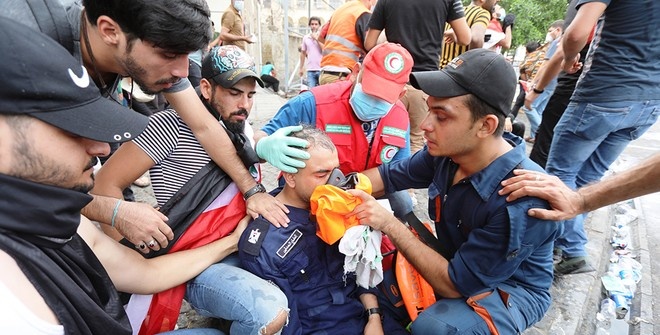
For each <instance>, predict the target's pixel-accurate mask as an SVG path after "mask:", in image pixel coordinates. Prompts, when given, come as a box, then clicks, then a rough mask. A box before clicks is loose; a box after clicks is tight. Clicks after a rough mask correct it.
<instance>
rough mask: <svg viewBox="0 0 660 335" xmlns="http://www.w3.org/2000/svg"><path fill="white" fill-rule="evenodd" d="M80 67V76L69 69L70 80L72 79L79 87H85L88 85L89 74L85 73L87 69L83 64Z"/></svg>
mask: <svg viewBox="0 0 660 335" xmlns="http://www.w3.org/2000/svg"><path fill="white" fill-rule="evenodd" d="M81 67H82V69H83V73H82V75H81V76H80V77H78V76H77V75H76V74H75V73H74V72H73V70H71V69H69V76H70V77H71V80H73V83H74V84H76V86H78V87H80V88H86V87H87V86H89V76H88V75H87V69H85V67H84V66H81Z"/></svg>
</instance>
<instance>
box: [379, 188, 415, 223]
mask: <svg viewBox="0 0 660 335" xmlns="http://www.w3.org/2000/svg"><path fill="white" fill-rule="evenodd" d="M382 198H385V199H387V200H389V201H390V207H392V212H394V216H396V217H398V218H403V217H404V216H405V215H406V214H408V213H410V212H412V210H413V204H412V198H410V193H408V191H407V190H402V191H396V192H393V193H388V194H385V195H384V196H383V197H382Z"/></svg>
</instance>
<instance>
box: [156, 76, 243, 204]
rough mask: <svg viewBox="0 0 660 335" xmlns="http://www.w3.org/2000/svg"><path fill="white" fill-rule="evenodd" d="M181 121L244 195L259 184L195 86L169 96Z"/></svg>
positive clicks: (167, 96) (168, 98)
mask: <svg viewBox="0 0 660 335" xmlns="http://www.w3.org/2000/svg"><path fill="white" fill-rule="evenodd" d="M166 98H167V100H168V101H169V102H170V103H171V104H172V106H174V109H175V110H176V111H177V113H179V115H180V116H181V118H182V119H183V120H184V121H185V122H186V124H187V125H188V126H189V127H190V128H191V129H192V131H193V133H194V134H195V137H196V138H197V140H198V141H199V143H201V144H202V147H204V150H206V152H207V153H208V154H209V156H210V157H211V159H213V161H214V162H215V163H216V164H218V166H219V167H220V168H221V169H222V170H223V171H225V172H226V173H227V174H228V175H229V177H231V179H232V180H233V181H234V182H235V183H236V185H237V186H238V188H239V189H240V190H241V192H242V193H245V192H246V191H248V190H249V189H251V188H252V187H254V186H255V185H256V182H255V181H254V178H253V177H252V176H251V175H250V173H249V172H248V170H247V169H246V168H245V165H243V162H242V161H241V160H240V159H239V157H238V155H237V153H236V149H235V148H234V144H233V143H232V142H231V140H230V139H229V136H227V133H226V132H225V130H224V129H223V128H222V126H221V125H220V123H218V120H216V119H214V118H213V116H211V113H209V112H207V111H206V107H204V105H203V104H202V102H201V101H200V100H199V97H197V95H196V94H195V90H193V89H192V87H190V88H188V89H186V90H184V91H181V92H177V93H170V94H167V95H166Z"/></svg>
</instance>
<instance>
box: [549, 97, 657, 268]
mask: <svg viewBox="0 0 660 335" xmlns="http://www.w3.org/2000/svg"><path fill="white" fill-rule="evenodd" d="M658 115H660V100H647V101H641V102H640V101H619V102H597V103H587V102H579V103H576V102H571V103H569V105H568V107H567V108H566V111H565V112H564V115H562V117H561V119H560V120H559V123H558V124H557V126H556V127H555V133H554V137H553V139H552V145H551V146H550V153H549V155H548V163H547V165H546V171H547V172H548V173H549V174H552V175H555V176H557V177H559V179H561V180H562V181H563V182H564V183H566V185H567V186H568V187H570V188H572V189H576V188H579V187H582V186H584V185H586V184H588V183H591V182H595V181H598V180H600V178H601V177H602V176H603V174H605V172H606V171H607V169H608V168H609V166H610V164H612V163H613V162H614V161H615V160H616V159H617V157H619V155H620V154H621V152H623V150H624V149H625V148H626V146H628V143H630V141H632V140H635V139H637V138H639V137H640V136H641V135H642V134H644V132H645V131H646V130H648V129H649V128H650V127H651V126H652V125H653V124H654V123H655V122H656V120H657V119H658ZM584 216H585V215H579V216H577V217H576V218H574V219H571V220H566V221H565V222H564V227H563V233H562V234H561V235H560V237H559V238H558V239H557V240H556V241H555V246H556V247H559V248H561V249H562V250H563V252H564V254H565V255H566V256H568V257H576V256H585V255H586V252H585V249H584V247H585V245H586V243H587V236H586V234H585V232H584Z"/></svg>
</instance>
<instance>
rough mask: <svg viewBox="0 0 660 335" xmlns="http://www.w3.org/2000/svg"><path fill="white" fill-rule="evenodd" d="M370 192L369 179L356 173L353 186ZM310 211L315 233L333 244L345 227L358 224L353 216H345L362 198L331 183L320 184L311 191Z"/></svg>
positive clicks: (341, 234)
mask: <svg viewBox="0 0 660 335" xmlns="http://www.w3.org/2000/svg"><path fill="white" fill-rule="evenodd" d="M355 188H356V189H358V190H362V191H364V192H366V193H368V194H371V181H370V180H369V178H367V176H365V175H363V174H361V173H358V184H357V185H356V187H355ZM310 202H311V213H312V215H315V216H316V222H317V225H316V235H317V236H318V237H319V238H320V239H322V240H323V241H325V243H327V244H330V245H332V244H335V242H337V241H338V240H339V239H340V238H341V237H342V236H344V233H345V232H346V229H348V228H350V227H353V226H355V225H358V224H359V222H358V219H357V218H355V217H350V218H346V217H345V216H346V214H348V213H350V212H352V211H353V209H355V207H356V206H357V205H359V204H361V203H362V199H360V198H358V197H355V196H353V195H352V194H350V193H348V192H346V191H344V190H342V189H341V188H339V187H337V186H333V185H327V184H326V185H321V186H319V187H317V188H316V189H314V192H313V193H312V198H311V199H310Z"/></svg>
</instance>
